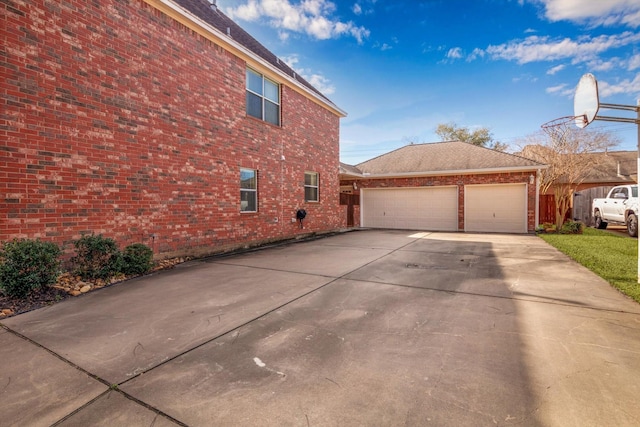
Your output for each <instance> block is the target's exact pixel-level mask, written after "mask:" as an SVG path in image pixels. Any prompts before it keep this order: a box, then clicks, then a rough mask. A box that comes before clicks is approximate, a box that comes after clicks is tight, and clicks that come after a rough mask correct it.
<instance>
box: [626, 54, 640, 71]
mask: <svg viewBox="0 0 640 427" xmlns="http://www.w3.org/2000/svg"><path fill="white" fill-rule="evenodd" d="M638 68H640V53H639V54H636V55H634V56H632V57H631V58H630V59H629V65H628V66H627V69H628V70H629V71H633V70H636V69H638Z"/></svg>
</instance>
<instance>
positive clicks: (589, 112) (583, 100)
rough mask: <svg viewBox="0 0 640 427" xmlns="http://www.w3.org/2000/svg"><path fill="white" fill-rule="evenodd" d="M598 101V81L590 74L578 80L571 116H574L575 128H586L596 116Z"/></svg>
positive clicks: (598, 106)
mask: <svg viewBox="0 0 640 427" xmlns="http://www.w3.org/2000/svg"><path fill="white" fill-rule="evenodd" d="M599 109H600V99H599V97H598V81H597V80H596V78H595V76H594V75H593V74H591V73H587V74H585V75H583V76H582V77H581V78H580V81H579V82H578V86H577V87H576V92H575V95H574V96H573V115H574V116H576V126H578V127H579V128H584V127H586V126H587V125H588V124H589V123H591V122H592V121H593V120H594V119H595V118H596V115H597V114H598V110H599Z"/></svg>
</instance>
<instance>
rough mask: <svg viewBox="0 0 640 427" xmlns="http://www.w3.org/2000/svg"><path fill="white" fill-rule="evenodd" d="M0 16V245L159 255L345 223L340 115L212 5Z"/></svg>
mask: <svg viewBox="0 0 640 427" xmlns="http://www.w3.org/2000/svg"><path fill="white" fill-rule="evenodd" d="M0 21H1V22H2V27H1V28H0V32H1V33H2V40H3V43H2V47H1V48H0V49H1V52H2V61H1V62H0V75H1V76H2V79H1V82H0V85H1V86H0V104H1V105H2V113H1V114H2V115H1V116H0V124H1V125H0V188H1V190H2V203H1V207H0V241H6V240H9V239H12V238H16V237H17V238H21V237H28V238H42V239H43V240H49V241H54V242H56V243H59V244H61V245H63V246H64V247H66V248H67V249H68V248H69V243H70V242H71V241H72V240H74V239H77V238H79V237H80V236H81V235H83V234H85V233H101V234H103V235H105V236H107V237H111V238H114V239H115V240H116V241H117V242H118V243H119V244H121V245H125V244H130V243H135V242H141V243H145V244H148V245H149V246H150V247H152V248H153V250H154V252H155V253H156V255H157V256H160V257H168V256H176V255H204V254H208V253H214V252H218V251H222V250H228V249H233V248H236V247H240V246H246V245H257V244H261V243H265V242H269V241H274V240H280V239H286V238H290V237H295V236H297V235H299V234H301V233H313V232H326V231H330V230H335V229H338V228H341V227H343V226H344V225H345V217H346V214H345V208H344V207H343V206H340V204H339V181H338V179H339V178H338V170H339V125H340V123H339V121H340V118H341V117H344V116H345V113H344V112H343V111H342V110H341V109H340V108H338V107H337V106H336V105H334V104H333V103H332V102H331V101H330V100H329V99H328V98H326V97H325V96H324V95H323V94H322V93H320V92H319V91H318V90H316V89H315V88H314V87H313V86H311V85H310V84H309V83H308V82H307V81H305V80H304V79H303V78H302V77H300V76H299V75H298V74H296V73H295V72H294V71H293V70H292V69H291V68H289V67H288V66H287V65H286V64H285V63H284V62H282V61H280V60H279V59H278V58H277V57H276V56H275V55H273V54H272V53H271V52H269V51H268V50H267V49H266V48H265V47H264V46H262V45H261V44H260V43H258V42H257V41H256V40H255V39H253V38H252V37H251V36H250V35H249V34H247V33H246V32H245V31H244V30H242V28H240V27H239V26H238V25H236V24H235V23H234V22H233V21H232V20H230V19H229V18H228V17H226V16H225V15H224V14H223V13H222V12H221V11H220V10H218V9H217V8H216V6H215V1H214V2H213V4H211V3H210V2H209V1H207V0H101V1H99V2H96V1H94V2H81V3H77V2H58V1H50V0H7V1H5V2H3V4H2V6H0ZM298 208H304V209H305V210H306V211H307V213H308V215H307V218H306V220H305V229H304V230H302V229H300V228H299V224H298V223H296V222H295V213H296V210H297V209H298Z"/></svg>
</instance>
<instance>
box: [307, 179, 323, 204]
mask: <svg viewBox="0 0 640 427" xmlns="http://www.w3.org/2000/svg"><path fill="white" fill-rule="evenodd" d="M318 200H320V199H319V198H318V174H317V173H316V172H305V173H304V201H305V202H317V201H318Z"/></svg>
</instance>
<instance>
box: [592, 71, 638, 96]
mask: <svg viewBox="0 0 640 427" xmlns="http://www.w3.org/2000/svg"><path fill="white" fill-rule="evenodd" d="M598 94H599V95H600V98H606V97H608V96H612V95H618V94H623V95H628V96H629V97H630V98H631V97H638V96H640V73H638V74H636V76H635V77H634V78H633V80H629V79H625V80H622V81H620V82H617V83H615V84H614V83H609V82H606V81H598Z"/></svg>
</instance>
